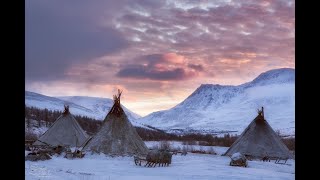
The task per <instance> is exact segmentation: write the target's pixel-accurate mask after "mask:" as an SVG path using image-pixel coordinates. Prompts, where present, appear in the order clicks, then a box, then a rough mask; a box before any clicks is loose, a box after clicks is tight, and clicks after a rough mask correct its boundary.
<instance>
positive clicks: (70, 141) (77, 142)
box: [34, 106, 89, 147]
mask: <svg viewBox="0 0 320 180" xmlns="http://www.w3.org/2000/svg"><path fill="white" fill-rule="evenodd" d="M88 138H89V136H88V135H87V133H86V132H85V131H84V130H83V129H82V128H81V126H80V125H79V124H78V122H77V121H76V119H75V118H74V117H73V116H72V114H71V113H70V112H69V106H65V110H64V112H63V113H62V114H61V115H60V116H59V117H58V118H57V120H56V121H55V122H54V123H53V124H52V126H51V127H50V128H49V129H48V130H47V131H46V132H45V133H44V134H43V135H41V136H40V137H39V139H38V140H37V141H36V142H34V145H47V144H49V145H51V146H58V145H60V146H70V147H81V145H82V144H83V143H84V142H85V141H86V140H87V139H88Z"/></svg>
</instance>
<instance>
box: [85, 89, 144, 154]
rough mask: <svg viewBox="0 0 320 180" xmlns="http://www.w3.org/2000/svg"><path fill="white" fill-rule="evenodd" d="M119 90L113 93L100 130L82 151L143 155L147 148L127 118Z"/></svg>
mask: <svg viewBox="0 0 320 180" xmlns="http://www.w3.org/2000/svg"><path fill="white" fill-rule="evenodd" d="M120 96H121V92H120V90H119V91H118V96H116V95H114V96H113V99H114V104H113V106H112V108H111V109H110V111H109V113H108V114H107V116H106V118H105V119H104V121H103V125H102V127H101V128H100V130H99V131H98V132H97V134H95V136H93V137H92V139H91V140H90V141H89V142H88V143H87V144H86V145H85V146H84V147H83V150H84V151H91V152H93V153H104V154H106V155H111V156H113V155H114V156H119V155H121V156H124V155H129V156H132V155H145V154H147V153H148V148H147V146H146V145H145V143H144V142H143V141H142V139H141V137H140V136H139V135H138V133H137V131H136V129H135V128H134V127H133V126H132V124H131V122H130V121H129V120H128V118H127V116H126V114H125V112H124V111H123V109H122V107H121V105H120Z"/></svg>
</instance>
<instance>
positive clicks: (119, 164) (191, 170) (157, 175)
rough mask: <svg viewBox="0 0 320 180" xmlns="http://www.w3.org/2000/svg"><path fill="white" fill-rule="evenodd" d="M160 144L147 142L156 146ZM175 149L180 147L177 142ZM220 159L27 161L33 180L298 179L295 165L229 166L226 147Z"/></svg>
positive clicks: (204, 156)
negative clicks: (158, 163) (164, 163)
mask: <svg viewBox="0 0 320 180" xmlns="http://www.w3.org/2000/svg"><path fill="white" fill-rule="evenodd" d="M156 143H157V142H147V143H146V144H147V146H148V147H151V146H154V145H155V144H156ZM172 145H173V146H179V143H177V142H173V143H172ZM213 148H214V149H215V150H217V152H219V153H218V154H217V155H207V154H193V153H188V154H187V155H186V156H181V155H174V156H173V157H172V164H171V165H170V166H169V167H155V168H148V167H143V166H136V165H135V164H134V162H133V158H132V157H117V158H111V157H107V156H105V155H90V154H87V155H86V156H85V157H84V158H83V159H74V160H68V159H65V158H63V157H53V158H52V159H50V160H47V161H38V162H32V161H26V162H25V177H26V179H28V180H32V179H50V180H51V179H59V180H60V179H70V180H73V179H77V180H78V179H83V180H93V179H103V180H129V179H130V180H135V179H137V180H150V179H152V180H160V179H161V180H166V179H169V180H171V179H172V180H187V179H246V180H247V179H290V180H292V179H295V161H294V160H288V162H287V165H280V164H275V163H274V162H273V161H272V162H262V161H249V162H248V167H247V168H242V167H233V166H229V162H230V158H229V157H225V156H221V155H220V154H221V153H223V152H224V151H225V150H227V148H226V147H213Z"/></svg>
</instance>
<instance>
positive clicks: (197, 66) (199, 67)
mask: <svg viewBox="0 0 320 180" xmlns="http://www.w3.org/2000/svg"><path fill="white" fill-rule="evenodd" d="M188 67H190V68H192V69H194V70H197V71H203V70H204V68H203V66H202V65H201V64H189V65H188Z"/></svg>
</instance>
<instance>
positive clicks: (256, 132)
mask: <svg viewBox="0 0 320 180" xmlns="http://www.w3.org/2000/svg"><path fill="white" fill-rule="evenodd" d="M258 113H259V114H258V116H257V117H256V118H255V119H254V120H253V121H252V122H251V123H250V124H249V126H248V127H247V128H246V129H245V130H244V131H243V132H242V134H241V135H240V137H239V138H238V139H237V140H236V141H235V142H234V143H233V144H232V145H231V147H230V148H229V149H228V150H227V151H226V152H225V153H224V154H223V155H227V156H231V155H232V154H234V153H236V152H240V153H241V154H244V155H246V156H250V157H252V158H262V157H265V156H268V157H269V158H289V159H290V158H291V159H292V158H293V155H292V153H291V152H290V151H289V149H288V148H287V146H286V145H285V144H284V143H283V142H282V141H281V139H280V137H279V136H278V135H277V134H276V133H275V131H274V130H273V129H272V128H271V126H270V125H269V123H268V122H267V121H266V120H265V119H264V113H263V107H262V110H261V111H260V110H259V112H258Z"/></svg>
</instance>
